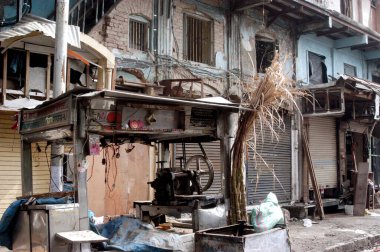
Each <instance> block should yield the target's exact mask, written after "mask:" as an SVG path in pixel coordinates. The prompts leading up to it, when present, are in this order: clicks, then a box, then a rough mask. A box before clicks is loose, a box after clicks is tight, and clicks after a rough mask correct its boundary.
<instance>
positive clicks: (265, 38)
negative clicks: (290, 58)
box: [255, 34, 280, 74]
mask: <svg viewBox="0 0 380 252" xmlns="http://www.w3.org/2000/svg"><path fill="white" fill-rule="evenodd" d="M258 41H260V42H264V43H272V44H273V48H274V54H273V56H274V55H275V53H276V51H278V52H279V48H280V46H279V43H278V40H277V39H274V38H271V37H268V36H265V35H261V34H256V36H255V54H256V73H257V74H265V69H266V68H264V69H263V71H262V72H261V71H260V69H261V67H259V64H258V55H257V45H258ZM271 61H273V59H272V60H271ZM261 62H262V59H261ZM260 65H261V64H260Z"/></svg>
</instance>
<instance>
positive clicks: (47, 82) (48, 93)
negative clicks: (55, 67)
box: [46, 54, 51, 100]
mask: <svg viewBox="0 0 380 252" xmlns="http://www.w3.org/2000/svg"><path fill="white" fill-rule="evenodd" d="M50 72H51V55H50V54H49V55H47V68H46V100H50Z"/></svg>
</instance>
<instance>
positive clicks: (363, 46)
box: [235, 0, 380, 58]
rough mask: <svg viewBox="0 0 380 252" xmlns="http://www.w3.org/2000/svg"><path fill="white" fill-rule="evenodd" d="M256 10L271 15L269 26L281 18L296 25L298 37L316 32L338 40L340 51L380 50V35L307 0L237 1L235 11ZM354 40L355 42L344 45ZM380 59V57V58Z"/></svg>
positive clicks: (318, 34)
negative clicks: (344, 40)
mask: <svg viewBox="0 0 380 252" xmlns="http://www.w3.org/2000/svg"><path fill="white" fill-rule="evenodd" d="M247 9H255V10H258V11H260V12H262V11H263V10H265V11H266V12H267V13H268V16H267V17H268V18H267V22H266V25H267V27H268V26H270V25H271V24H272V23H274V22H275V21H276V20H277V19H278V18H284V19H286V20H288V21H290V22H294V23H296V24H297V32H298V34H299V35H302V34H306V33H315V34H316V35H317V36H325V37H328V38H330V39H333V40H335V41H336V42H340V41H339V40H342V43H336V44H337V45H336V46H337V48H344V47H351V49H353V50H380V34H379V33H377V32H375V31H373V30H371V29H370V28H368V27H366V26H364V25H362V24H360V23H359V22H356V21H354V20H352V19H351V18H349V17H347V16H345V15H343V14H341V13H338V12H336V11H333V10H328V9H323V8H320V7H318V6H317V5H315V4H312V3H310V2H308V1H305V0H291V1H290V0H237V1H236V4H235V11H242V10H247ZM345 38H355V40H356V41H355V43H352V44H347V43H343V39H345ZM379 58H380V57H379Z"/></svg>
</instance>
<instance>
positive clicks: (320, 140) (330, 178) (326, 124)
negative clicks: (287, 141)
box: [308, 117, 338, 188]
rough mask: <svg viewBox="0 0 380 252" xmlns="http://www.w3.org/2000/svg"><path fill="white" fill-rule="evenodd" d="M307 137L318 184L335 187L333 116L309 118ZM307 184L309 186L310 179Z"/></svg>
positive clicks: (335, 154)
mask: <svg viewBox="0 0 380 252" xmlns="http://www.w3.org/2000/svg"><path fill="white" fill-rule="evenodd" d="M308 137H309V148H310V155H311V159H312V161H313V165H314V172H315V176H316V178H317V183H318V185H319V186H320V187H321V188H336V187H337V180H338V174H337V150H336V144H337V142H336V122H335V118H333V117H311V118H309V131H308ZM309 186H310V187H311V182H310V181H309Z"/></svg>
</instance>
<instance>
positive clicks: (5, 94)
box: [2, 51, 8, 104]
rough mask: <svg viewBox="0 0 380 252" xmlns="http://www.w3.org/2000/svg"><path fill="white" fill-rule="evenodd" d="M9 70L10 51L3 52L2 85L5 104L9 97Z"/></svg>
mask: <svg viewBox="0 0 380 252" xmlns="http://www.w3.org/2000/svg"><path fill="white" fill-rule="evenodd" d="M7 70H8V51H5V52H4V54H3V85H2V92H3V93H2V103H3V104H5V100H6V99H7V76H8V73H7Z"/></svg>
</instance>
